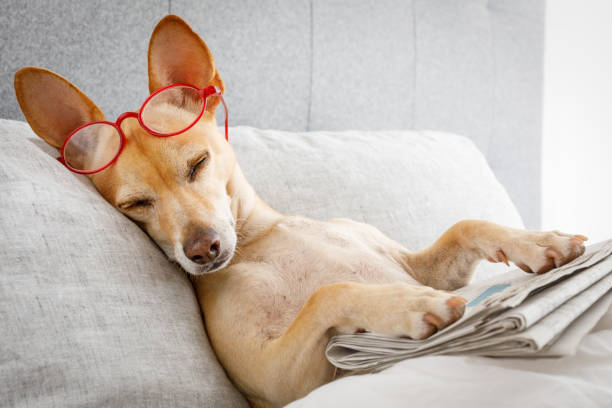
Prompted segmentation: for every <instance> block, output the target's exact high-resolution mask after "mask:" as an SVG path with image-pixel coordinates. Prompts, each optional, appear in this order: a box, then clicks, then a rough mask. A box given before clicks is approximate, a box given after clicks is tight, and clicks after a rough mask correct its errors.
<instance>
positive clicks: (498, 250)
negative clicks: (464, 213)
mask: <svg viewBox="0 0 612 408" xmlns="http://www.w3.org/2000/svg"><path fill="white" fill-rule="evenodd" d="M584 241H586V238H585V237H583V236H582V235H569V234H563V233H561V232H557V231H551V232H542V231H527V230H519V229H514V228H508V227H503V226H500V225H497V224H494V223H492V222H488V221H480V220H465V221H461V222H458V223H457V224H455V225H453V226H452V227H451V228H449V229H448V230H447V231H446V232H445V233H444V234H443V235H442V236H441V237H440V238H439V239H438V240H437V241H436V242H435V243H434V244H433V245H432V246H430V247H429V248H426V249H424V250H422V251H419V252H416V253H405V254H403V256H402V261H403V262H405V263H406V265H405V267H406V270H408V271H410V272H411V274H412V275H413V276H414V277H415V279H417V280H418V281H419V282H421V283H423V284H425V285H428V286H431V287H433V288H436V289H446V290H454V289H457V288H460V287H462V286H465V285H466V284H467V283H468V282H469V280H470V278H471V277H472V274H473V272H474V269H475V267H476V265H477V264H478V262H480V261H481V260H483V259H487V260H489V261H490V262H504V263H506V264H508V261H511V262H514V263H515V264H516V265H517V266H518V267H520V268H521V269H523V270H524V271H525V272H530V273H531V272H535V273H544V272H547V271H549V270H551V269H552V268H554V267H558V266H561V265H563V264H566V263H567V262H569V261H571V260H572V259H574V258H576V257H577V256H580V255H581V254H582V253H583V252H584V249H585V248H584Z"/></svg>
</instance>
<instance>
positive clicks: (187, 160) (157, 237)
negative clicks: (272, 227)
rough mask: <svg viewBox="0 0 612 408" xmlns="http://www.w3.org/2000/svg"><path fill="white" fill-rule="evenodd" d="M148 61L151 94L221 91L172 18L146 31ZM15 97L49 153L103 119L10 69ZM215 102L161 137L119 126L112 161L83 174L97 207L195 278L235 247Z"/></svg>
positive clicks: (228, 171) (35, 77) (160, 116)
mask: <svg viewBox="0 0 612 408" xmlns="http://www.w3.org/2000/svg"><path fill="white" fill-rule="evenodd" d="M148 59H149V89H150V91H151V92H154V91H156V90H158V89H160V88H161V87H164V86H166V85H170V84H174V83H184V84H191V85H194V86H197V87H198V88H204V87H206V86H209V85H214V86H216V87H218V88H219V89H221V90H222V91H223V90H224V84H223V81H222V80H221V78H220V76H219V74H218V73H217V70H216V69H215V66H214V61H213V57H212V55H211V53H210V51H209V49H208V47H207V46H206V44H205V43H204V42H203V41H202V39H200V37H199V36H198V35H197V34H195V33H194V32H193V31H192V30H191V28H190V27H189V26H188V25H187V24H186V23H185V22H184V21H183V20H181V19H180V18H178V17H176V16H167V17H165V18H164V19H163V20H162V21H160V23H159V24H158V25H157V27H156V28H155V30H154V31H153V34H152V36H151V41H150V43H149V56H148ZM15 92H16V94H17V99H18V101H19V105H20V106H21V109H22V111H23V113H24V114H25V117H26V119H27V120H28V122H29V123H30V125H31V126H32V129H33V130H34V131H35V132H36V133H37V134H38V135H39V136H40V137H41V138H42V139H44V140H45V141H47V142H48V143H49V144H51V145H52V146H55V147H56V148H58V149H59V148H60V147H61V146H62V144H63V142H64V140H65V139H66V138H67V136H68V135H69V134H70V132H72V131H73V130H74V129H76V128H77V127H79V126H81V125H83V124H85V123H89V122H93V121H99V120H104V114H103V113H102V112H101V111H100V109H99V108H98V107H97V106H96V105H95V104H94V103H93V102H92V101H91V100H90V99H89V98H88V97H87V96H86V95H85V94H83V92H81V91H80V90H79V89H78V88H76V87H75V86H74V85H72V84H71V83H70V82H68V81H67V80H66V79H64V78H63V77H61V76H59V75H57V74H55V73H53V72H50V71H47V70H44V69H41V68H33V67H26V68H22V69H21V70H19V71H18V72H17V73H16V74H15ZM218 104H219V98H218V97H209V98H208V100H207V104H206V110H205V111H204V114H203V115H202V117H201V119H200V120H199V121H198V122H197V123H196V124H195V125H194V126H193V127H192V128H190V129H189V130H188V131H186V132H185V133H182V134H179V135H176V136H172V137H167V138H164V137H155V136H152V135H151V134H149V133H147V132H146V131H145V130H144V129H143V128H142V127H141V126H140V124H139V122H138V120H137V119H136V118H128V119H126V120H124V121H123V122H122V123H121V129H122V130H123V133H124V134H125V136H126V143H125V147H124V149H123V151H122V153H121V155H120V156H119V157H118V159H117V161H116V162H114V163H113V164H112V165H111V166H110V167H108V168H107V169H105V170H103V171H101V172H99V173H96V174H92V175H91V176H89V177H90V179H91V180H92V182H93V183H94V185H95V186H96V188H97V189H98V191H99V192H100V193H101V194H102V195H103V196H104V198H106V200H108V201H109V202H110V203H111V204H112V205H113V206H115V208H117V209H118V210H119V211H121V212H122V213H124V214H125V215H127V216H128V217H129V218H131V219H132V220H134V221H135V222H137V223H138V224H139V225H140V226H141V227H142V228H143V229H144V230H145V231H146V232H147V233H148V234H149V235H150V236H151V238H153V240H154V241H155V242H156V243H157V244H158V245H159V246H160V247H161V248H162V249H163V251H164V252H165V253H166V255H167V256H168V257H169V258H170V259H172V260H175V261H177V262H178V263H179V264H180V265H181V266H182V267H183V268H184V269H185V270H186V271H187V272H189V273H191V274H195V275H199V274H204V273H209V272H214V271H216V270H218V269H221V268H223V267H224V266H225V265H227V264H228V263H229V261H230V259H231V257H232V255H233V253H234V250H235V247H236V241H237V238H236V232H235V215H233V214H232V210H231V206H230V201H231V199H230V194H229V192H228V184H229V183H230V179H231V177H232V174H233V172H234V168H235V158H234V154H233V151H232V149H231V148H230V146H229V144H228V143H227V142H226V141H225V138H224V136H223V135H222V134H221V133H220V132H219V131H218V129H217V124H216V122H215V118H214V112H215V109H216V107H217V105H218ZM181 108H182V107H181V106H168V105H160V106H158V107H154V108H153V109H156V111H154V112H152V113H151V117H153V118H154V120H155V121H161V122H167V123H171V122H172V121H176V120H178V119H180V118H179V117H180V115H188V114H190V113H189V112H184V111H183V110H182V109H181ZM66 171H68V170H66Z"/></svg>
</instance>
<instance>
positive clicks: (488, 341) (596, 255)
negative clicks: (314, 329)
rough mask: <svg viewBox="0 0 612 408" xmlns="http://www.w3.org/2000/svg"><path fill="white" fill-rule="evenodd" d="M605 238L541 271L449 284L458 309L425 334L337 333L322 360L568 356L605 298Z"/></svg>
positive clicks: (364, 366)
mask: <svg viewBox="0 0 612 408" xmlns="http://www.w3.org/2000/svg"><path fill="white" fill-rule="evenodd" d="M611 254H612V240H609V241H605V242H601V243H598V244H595V245H591V246H589V247H587V249H586V251H585V253H584V254H583V255H582V256H580V257H578V258H576V259H575V260H573V261H572V262H570V263H568V264H566V265H564V266H562V267H560V268H556V269H553V270H552V271H550V272H548V273H545V274H542V275H533V274H527V273H525V272H523V271H522V270H519V269H515V270H512V271H510V272H508V273H505V274H503V275H498V276H496V277H494V278H492V279H490V280H487V281H484V282H478V283H476V284H473V285H469V286H466V287H464V288H461V289H460V290H457V291H455V292H456V293H457V294H459V295H461V296H463V297H465V298H467V299H468V303H467V305H466V311H465V314H464V316H463V317H462V318H461V319H460V320H458V321H457V322H455V323H454V324H452V325H450V326H449V327H447V328H445V329H444V330H441V331H439V332H438V333H436V334H434V335H433V336H431V337H430V338H428V339H425V340H418V341H417V340H411V339H406V338H395V337H389V336H385V335H381V334H377V333H370V332H366V333H356V334H345V335H338V336H335V337H333V338H332V340H331V341H330V342H329V344H328V346H327V350H326V355H327V359H328V360H329V361H330V362H331V363H332V364H333V365H335V366H336V367H338V368H341V369H343V370H362V371H363V370H367V371H378V370H381V369H383V368H386V367H388V366H390V365H392V364H394V363H396V362H397V361H400V360H404V359H407V358H413V357H419V356H424V355H441V354H446V355H449V354H451V355H452V354H462V355H465V354H474V355H480V356H503V357H508V356H514V357H523V358H524V357H556V356H564V355H571V354H573V353H574V352H575V350H576V347H577V345H578V343H579V342H580V340H581V339H582V337H584V336H585V335H586V334H587V333H588V331H589V330H590V329H591V328H592V327H593V326H594V325H595V324H596V323H597V321H598V320H599V318H600V317H601V316H602V315H603V314H604V313H606V311H607V310H608V308H609V306H610V303H612V291H610V288H612V256H610V255H611Z"/></svg>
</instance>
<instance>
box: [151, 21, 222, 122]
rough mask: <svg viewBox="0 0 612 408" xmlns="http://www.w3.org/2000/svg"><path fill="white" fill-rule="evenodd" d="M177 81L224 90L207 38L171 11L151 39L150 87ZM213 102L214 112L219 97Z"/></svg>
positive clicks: (209, 108)
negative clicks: (202, 37) (198, 33)
mask: <svg viewBox="0 0 612 408" xmlns="http://www.w3.org/2000/svg"><path fill="white" fill-rule="evenodd" d="M177 83H183V84H190V85H194V86H197V87H199V88H204V87H206V86H209V85H214V86H216V87H218V88H219V89H220V90H221V91H222V92H224V91H225V85H224V84H223V80H222V79H221V77H220V76H219V73H218V72H217V70H216V68H215V63H214V59H213V56H212V54H211V52H210V50H209V49H208V47H207V46H206V44H205V43H204V41H202V39H201V38H200V36H198V35H197V34H196V33H195V32H194V31H193V30H192V29H191V27H189V25H188V24H187V23H186V22H185V21H183V19H181V18H180V17H178V16H175V15H168V16H166V17H164V18H163V19H162V20H161V21H160V22H159V23H158V24H157V26H156V27H155V29H154V30H153V34H152V35H151V40H150V41H149V91H150V92H151V93H153V92H155V91H157V90H158V89H159V88H162V87H164V86H167V85H170V84H177ZM210 102H211V103H209V104H207V106H206V110H208V111H211V112H214V109H215V107H216V106H217V104H218V103H219V100H218V98H214V100H212V101H210Z"/></svg>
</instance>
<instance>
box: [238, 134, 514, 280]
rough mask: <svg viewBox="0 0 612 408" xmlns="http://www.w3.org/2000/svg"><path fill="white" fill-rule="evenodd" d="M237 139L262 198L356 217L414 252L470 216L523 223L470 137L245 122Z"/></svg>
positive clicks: (295, 208)
mask: <svg viewBox="0 0 612 408" xmlns="http://www.w3.org/2000/svg"><path fill="white" fill-rule="evenodd" d="M230 143H231V144H232V146H233V147H234V150H235V151H236V156H237V158H238V162H239V164H240V166H241V167H242V170H243V172H244V173H245V175H246V178H247V180H249V181H250V183H251V184H252V185H253V187H254V188H255V190H256V191H257V192H258V193H259V195H260V196H261V198H262V199H263V200H264V201H266V202H267V203H268V204H270V205H271V206H272V207H273V208H275V209H277V210H278V211H280V212H282V213H284V214H287V215H304V216H308V217H312V218H315V219H321V220H324V219H329V218H336V217H343V218H351V219H354V220H356V221H361V222H365V223H368V224H371V225H374V226H376V227H377V228H379V229H380V230H382V231H383V232H385V233H386V234H387V235H388V236H390V237H391V238H393V239H395V240H396V241H398V242H400V243H402V244H403V245H404V246H405V247H407V248H409V249H412V250H417V249H421V248H424V247H426V246H429V245H431V244H432V243H433V242H434V241H435V240H436V238H438V237H439V236H440V235H441V234H442V233H443V232H444V231H445V230H446V229H447V228H449V227H450V226H452V225H453V224H454V223H456V222H457V221H460V220H462V219H484V220H490V221H494V222H497V223H499V224H504V225H508V226H511V227H516V228H523V222H522V220H521V217H520V215H519V214H518V211H517V210H516V208H515V206H514V204H513V203H512V202H511V200H510V197H509V196H508V194H507V193H506V190H505V189H504V187H503V186H502V185H501V184H500V183H499V181H498V180H497V179H496V178H495V176H494V175H493V172H492V170H491V169H490V167H489V166H488V164H487V162H486V159H485V158H484V156H483V155H482V153H481V152H480V151H479V150H478V148H477V147H476V146H475V145H474V143H472V141H470V140H469V139H467V138H465V137H463V136H458V135H454V134H450V133H442V132H433V131H380V132H372V131H368V132H366V131H345V132H309V133H291V132H283V131H274V130H258V129H254V128H250V127H236V128H232V129H231V130H230ZM500 270H505V266H502V267H500V265H494V264H488V263H487V262H483V263H482V264H481V267H480V268H479V272H478V273H477V277H478V279H482V278H485V277H486V276H489V275H490V274H492V273H496V272H497V271H500Z"/></svg>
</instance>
